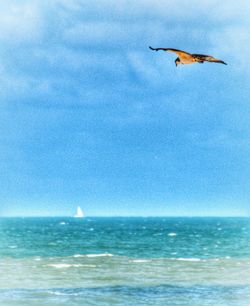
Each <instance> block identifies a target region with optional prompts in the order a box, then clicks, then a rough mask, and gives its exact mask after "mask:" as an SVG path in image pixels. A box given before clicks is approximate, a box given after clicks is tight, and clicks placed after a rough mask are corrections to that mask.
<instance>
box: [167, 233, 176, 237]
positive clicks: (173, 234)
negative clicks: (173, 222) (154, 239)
mask: <svg viewBox="0 0 250 306" xmlns="http://www.w3.org/2000/svg"><path fill="white" fill-rule="evenodd" d="M168 236H170V237H174V236H177V234H176V233H169V234H168Z"/></svg>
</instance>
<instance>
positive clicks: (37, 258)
mask: <svg viewBox="0 0 250 306" xmlns="http://www.w3.org/2000/svg"><path fill="white" fill-rule="evenodd" d="M34 260H35V261H40V260H42V259H41V257H36V258H34Z"/></svg>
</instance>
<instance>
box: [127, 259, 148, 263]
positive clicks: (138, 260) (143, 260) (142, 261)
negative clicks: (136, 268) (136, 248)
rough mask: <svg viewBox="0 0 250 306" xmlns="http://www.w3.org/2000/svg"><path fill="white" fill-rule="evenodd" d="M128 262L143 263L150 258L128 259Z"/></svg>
mask: <svg viewBox="0 0 250 306" xmlns="http://www.w3.org/2000/svg"><path fill="white" fill-rule="evenodd" d="M129 262H135V263H144V262H151V260H148V259H134V260H130V261H129Z"/></svg>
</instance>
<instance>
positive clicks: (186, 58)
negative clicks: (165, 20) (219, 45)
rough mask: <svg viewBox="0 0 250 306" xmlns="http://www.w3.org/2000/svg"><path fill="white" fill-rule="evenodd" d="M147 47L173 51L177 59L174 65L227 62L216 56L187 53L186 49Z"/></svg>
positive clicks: (154, 49) (155, 49)
mask: <svg viewBox="0 0 250 306" xmlns="http://www.w3.org/2000/svg"><path fill="white" fill-rule="evenodd" d="M149 49H151V50H153V51H159V50H162V51H168V52H174V53H176V54H177V55H178V57H177V59H176V60H175V65H176V66H177V65H179V64H183V65H186V64H194V63H201V64H202V63H204V62H213V63H220V64H224V65H227V63H225V62H223V61H222V60H219V59H217V58H214V57H213V56H211V55H205V54H195V53H188V52H186V51H182V50H178V49H173V48H152V47H149Z"/></svg>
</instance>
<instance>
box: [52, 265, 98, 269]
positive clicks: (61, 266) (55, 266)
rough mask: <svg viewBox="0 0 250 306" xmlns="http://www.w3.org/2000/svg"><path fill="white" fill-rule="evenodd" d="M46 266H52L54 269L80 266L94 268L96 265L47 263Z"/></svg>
mask: <svg viewBox="0 0 250 306" xmlns="http://www.w3.org/2000/svg"><path fill="white" fill-rule="evenodd" d="M47 267H53V268H56V269H65V268H80V267H89V268H95V267H96V265H83V264H48V265H47Z"/></svg>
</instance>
